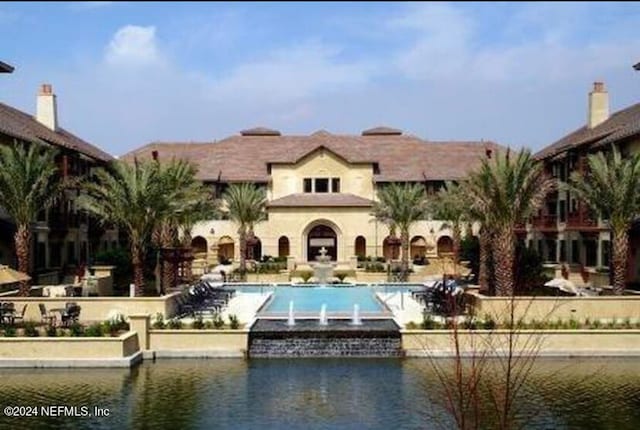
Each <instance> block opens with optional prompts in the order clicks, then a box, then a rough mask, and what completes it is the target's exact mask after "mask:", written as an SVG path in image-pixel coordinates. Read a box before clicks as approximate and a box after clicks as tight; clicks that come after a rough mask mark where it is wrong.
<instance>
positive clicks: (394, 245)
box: [382, 236, 400, 260]
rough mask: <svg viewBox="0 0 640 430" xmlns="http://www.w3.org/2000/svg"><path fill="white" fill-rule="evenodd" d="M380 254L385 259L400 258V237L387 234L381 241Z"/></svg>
mask: <svg viewBox="0 0 640 430" xmlns="http://www.w3.org/2000/svg"><path fill="white" fill-rule="evenodd" d="M382 255H383V256H384V259H385V260H397V259H399V258H400V239H399V238H397V237H395V236H387V237H385V238H384V240H383V241H382Z"/></svg>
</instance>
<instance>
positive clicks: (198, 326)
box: [191, 315, 204, 330]
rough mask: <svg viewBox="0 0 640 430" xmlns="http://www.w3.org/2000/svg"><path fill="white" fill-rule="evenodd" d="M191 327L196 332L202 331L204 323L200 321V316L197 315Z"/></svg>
mask: <svg viewBox="0 0 640 430" xmlns="http://www.w3.org/2000/svg"><path fill="white" fill-rule="evenodd" d="M191 327H192V328H193V329H196V330H202V329H203V328H204V321H202V316H200V315H198V317H197V318H196V319H195V320H193V324H191Z"/></svg>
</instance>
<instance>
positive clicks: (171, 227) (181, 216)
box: [154, 159, 213, 288]
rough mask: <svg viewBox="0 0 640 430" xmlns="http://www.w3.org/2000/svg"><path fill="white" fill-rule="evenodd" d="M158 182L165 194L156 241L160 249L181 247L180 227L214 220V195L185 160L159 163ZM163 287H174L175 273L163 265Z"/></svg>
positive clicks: (170, 267) (170, 266)
mask: <svg viewBox="0 0 640 430" xmlns="http://www.w3.org/2000/svg"><path fill="white" fill-rule="evenodd" d="M158 167H159V169H160V172H159V175H160V178H159V180H160V181H161V183H162V188H163V190H164V193H165V196H164V197H165V198H164V201H163V202H162V204H161V207H159V218H158V219H157V225H156V228H155V231H154V242H155V243H156V245H157V246H158V248H169V247H173V246H176V245H178V242H179V240H178V239H179V234H178V233H179V232H178V230H179V228H180V227H181V225H183V224H189V223H191V225H190V226H189V227H192V226H193V224H194V223H195V222H197V221H200V220H202V219H207V218H211V216H212V213H207V212H209V210H211V212H212V211H213V207H212V203H211V201H212V199H211V193H210V192H209V191H208V189H207V188H206V187H205V186H204V185H203V184H202V182H201V181H199V180H198V179H197V178H196V173H197V171H198V170H197V167H196V166H195V165H194V164H192V163H190V162H188V161H185V160H175V159H173V160H171V161H170V162H169V163H166V164H161V163H158ZM161 276H162V285H163V286H164V287H165V288H166V287H169V286H173V285H174V284H175V279H176V273H175V270H174V267H172V265H170V264H164V265H163V271H162V275H161Z"/></svg>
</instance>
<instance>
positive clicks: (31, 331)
mask: <svg viewBox="0 0 640 430" xmlns="http://www.w3.org/2000/svg"><path fill="white" fill-rule="evenodd" d="M24 335H25V336H26V337H38V336H40V332H39V331H38V328H37V327H36V324H35V323H34V322H33V321H26V322H25V323H24Z"/></svg>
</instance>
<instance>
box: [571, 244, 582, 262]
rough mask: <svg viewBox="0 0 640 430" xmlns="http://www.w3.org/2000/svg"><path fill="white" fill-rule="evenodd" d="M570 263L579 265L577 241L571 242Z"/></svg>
mask: <svg viewBox="0 0 640 430" xmlns="http://www.w3.org/2000/svg"><path fill="white" fill-rule="evenodd" d="M571 262H572V263H578V264H579V263H580V251H579V248H578V241H577V240H572V241H571Z"/></svg>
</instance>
